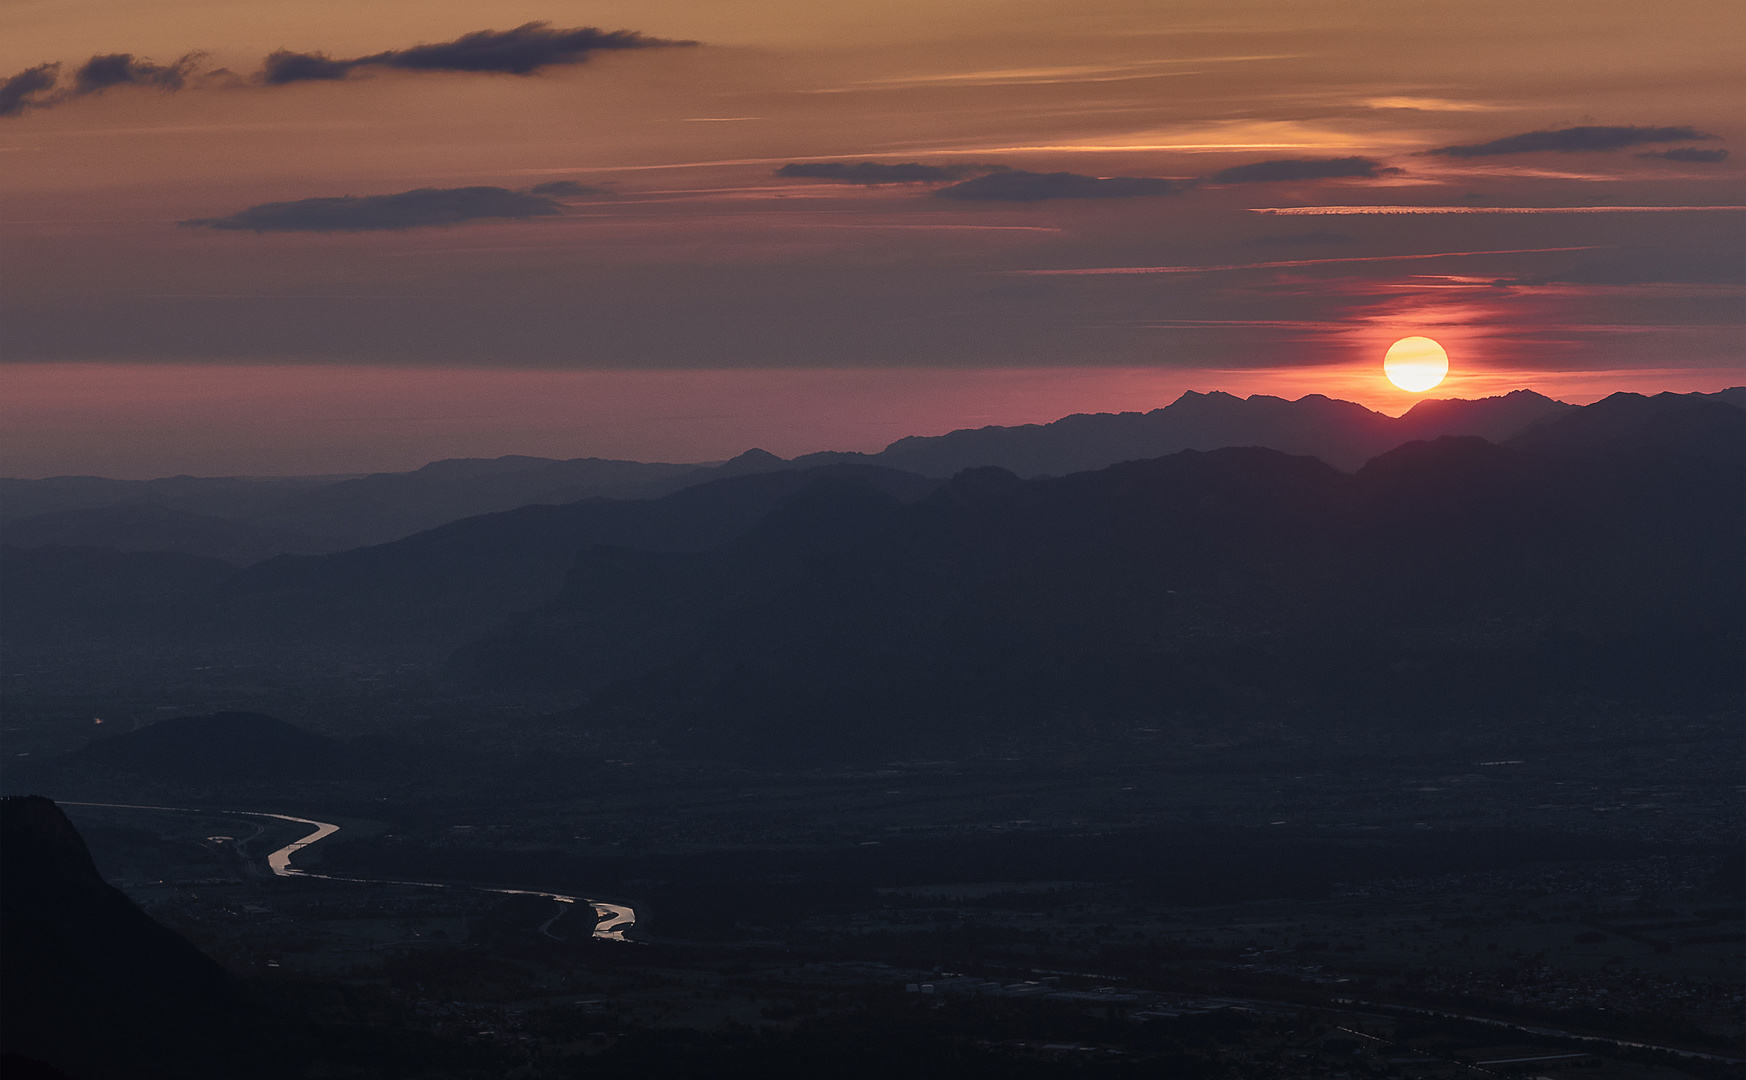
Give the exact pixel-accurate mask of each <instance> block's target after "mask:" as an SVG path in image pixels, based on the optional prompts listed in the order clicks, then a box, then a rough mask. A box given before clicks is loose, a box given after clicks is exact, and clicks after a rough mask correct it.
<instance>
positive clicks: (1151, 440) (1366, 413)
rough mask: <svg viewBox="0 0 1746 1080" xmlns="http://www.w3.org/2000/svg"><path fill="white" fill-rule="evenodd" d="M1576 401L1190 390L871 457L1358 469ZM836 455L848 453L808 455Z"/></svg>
mask: <svg viewBox="0 0 1746 1080" xmlns="http://www.w3.org/2000/svg"><path fill="white" fill-rule="evenodd" d="M1576 407H1577V406H1574V405H1566V404H1564V403H1563V402H1560V401H1553V400H1552V399H1550V398H1547V397H1543V396H1541V395H1539V394H1536V393H1534V392H1533V391H1532V390H1517V391H1515V392H1513V393H1510V394H1507V395H1505V396H1503V397H1495V398H1484V399H1481V400H1478V401H1462V400H1455V399H1451V400H1442V401H1435V400H1433V401H1421V402H1419V403H1418V404H1417V405H1415V406H1413V408H1412V409H1411V410H1409V411H1408V412H1407V413H1406V414H1405V415H1404V416H1401V417H1399V418H1395V417H1392V416H1387V415H1385V414H1383V413H1379V412H1373V411H1371V410H1370V409H1366V408H1364V407H1363V406H1362V405H1357V404H1354V403H1352V402H1350V401H1339V400H1336V399H1333V398H1327V397H1323V396H1322V395H1320V394H1311V395H1309V396H1307V397H1302V398H1299V399H1297V400H1296V401H1287V400H1285V399H1284V398H1277V397H1269V396H1267V395H1264V394H1256V395H1254V396H1253V397H1249V398H1239V397H1235V396H1233V395H1231V394H1226V393H1222V392H1219V391H1214V392H1213V393H1210V394H1198V393H1195V392H1193V391H1189V392H1188V393H1186V394H1183V395H1182V396H1181V397H1180V398H1178V399H1176V401H1175V402H1173V403H1172V404H1170V405H1167V406H1165V407H1164V408H1162V409H1153V410H1152V411H1151V412H1146V413H1089V414H1087V413H1080V414H1077V415H1074V416H1068V417H1065V418H1063V419H1060V420H1057V421H1055V422H1054V423H1052V424H1025V425H1023V426H1020V427H984V428H975V429H965V430H961V431H954V432H951V433H950V434H947V435H937V436H910V437H908V438H904V439H899V440H897V441H896V442H894V443H892V444H891V445H890V446H888V447H886V448H885V449H884V450H883V451H881V452H879V453H877V454H871V455H867V460H870V461H876V462H878V463H880V464H882V465H889V466H891V467H893V468H898V469H907V470H909V471H910V472H916V473H921V474H922V475H924V476H951V475H953V474H955V473H957V472H959V471H961V470H963V469H974V468H980V467H983V466H988V465H993V466H998V467H999V468H1003V469H1006V470H1007V471H1009V472H1012V473H1016V474H1017V475H1019V476H1024V477H1031V476H1063V475H1066V474H1068V473H1075V472H1086V471H1088V470H1092V469H1101V468H1104V467H1106V466H1109V465H1114V464H1116V463H1117V462H1122V461H1139V460H1143V459H1145V458H1155V457H1163V456H1164V455H1166V454H1174V453H1177V452H1178V451H1182V450H1218V449H1221V448H1223V447H1227V446H1260V447H1266V448H1268V449H1271V450H1278V451H1281V452H1282V453H1287V454H1303V455H1308V456H1310V457H1316V458H1320V459H1321V460H1323V461H1325V462H1327V463H1328V464H1330V465H1333V466H1335V467H1337V468H1341V469H1348V470H1349V469H1355V468H1357V467H1358V466H1360V465H1362V464H1364V462H1366V461H1368V460H1370V459H1371V458H1373V457H1375V456H1376V455H1377V454H1380V453H1382V452H1384V451H1386V450H1390V449H1393V448H1394V447H1396V446H1399V445H1401V444H1402V443H1407V442H1412V441H1414V440H1424V439H1435V438H1440V437H1441V436H1444V435H1477V436H1479V437H1480V438H1483V439H1487V440H1490V441H1492V442H1500V441H1502V440H1504V439H1507V438H1510V437H1511V436H1513V435H1516V434H1517V433H1519V432H1521V431H1523V430H1525V429H1526V428H1528V427H1529V426H1531V425H1533V424H1535V423H1538V422H1540V421H1542V420H1546V419H1548V418H1550V417H1554V416H1558V415H1560V414H1562V413H1565V412H1568V411H1570V410H1572V409H1575V408H1576ZM857 457H858V455H857ZM826 458H829V459H832V460H836V459H846V458H847V455H834V454H833V455H816V454H815V455H808V456H807V457H804V458H800V459H798V460H800V461H812V460H824V459H826Z"/></svg>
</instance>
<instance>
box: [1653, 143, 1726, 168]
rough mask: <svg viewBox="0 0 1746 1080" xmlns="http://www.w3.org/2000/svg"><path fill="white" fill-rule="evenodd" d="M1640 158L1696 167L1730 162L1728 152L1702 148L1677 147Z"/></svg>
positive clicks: (1656, 151)
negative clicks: (1658, 159)
mask: <svg viewBox="0 0 1746 1080" xmlns="http://www.w3.org/2000/svg"><path fill="white" fill-rule="evenodd" d="M1637 156H1638V157H1640V158H1661V159H1662V160H1664V161H1684V162H1688V163H1690V164H1694V165H1714V164H1716V163H1717V162H1720V161H1726V160H1728V152H1727V151H1726V150H1722V149H1719V148H1718V149H1715V150H1705V149H1704V148H1703V147H1701V146H1676V147H1674V148H1673V149H1672V150H1648V151H1645V152H1643V153H1641V154H1638V155H1637Z"/></svg>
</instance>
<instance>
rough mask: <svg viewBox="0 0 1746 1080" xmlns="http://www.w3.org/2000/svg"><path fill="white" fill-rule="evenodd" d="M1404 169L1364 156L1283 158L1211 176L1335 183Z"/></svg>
mask: <svg viewBox="0 0 1746 1080" xmlns="http://www.w3.org/2000/svg"><path fill="white" fill-rule="evenodd" d="M1401 171H1402V170H1400V169H1394V168H1389V167H1387V166H1385V165H1383V164H1382V163H1381V162H1379V161H1372V160H1370V159H1369V158H1364V157H1343V158H1319V159H1317V158H1283V159H1280V160H1276V161H1257V162H1254V163H1252V164H1249V165H1237V166H1234V167H1232V168H1229V169H1225V170H1223V171H1221V172H1216V173H1214V174H1213V175H1212V182H1213V183H1215V184H1268V183H1276V182H1279V181H1283V180H1333V179H1339V178H1341V177H1360V178H1363V177H1377V176H1393V175H1396V174H1398V173H1400V172H1401Z"/></svg>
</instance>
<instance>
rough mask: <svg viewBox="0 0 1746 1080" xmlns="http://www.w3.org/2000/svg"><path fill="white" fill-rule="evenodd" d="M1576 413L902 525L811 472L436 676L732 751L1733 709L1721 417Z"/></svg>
mask: <svg viewBox="0 0 1746 1080" xmlns="http://www.w3.org/2000/svg"><path fill="white" fill-rule="evenodd" d="M1593 415H1594V416H1600V417H1602V419H1603V421H1604V422H1599V423H1597V422H1596V421H1595V420H1593V419H1592V418H1587V419H1584V418H1583V416H1584V414H1583V413H1572V414H1570V415H1569V416H1567V417H1565V418H1562V419H1560V420H1559V421H1556V422H1555V423H1554V424H1553V425H1552V426H1551V427H1549V428H1547V429H1545V430H1543V431H1540V432H1538V433H1537V434H1536V435H1535V436H1534V438H1533V439H1532V440H1525V439H1524V442H1525V444H1526V445H1525V447H1524V448H1516V447H1513V446H1496V445H1493V444H1490V443H1487V442H1485V441H1484V440H1481V439H1478V438H1471V437H1468V438H1453V437H1451V438H1442V439H1439V440H1436V441H1435V442H1428V443H1424V442H1421V443H1412V444H1408V445H1406V446H1403V447H1401V448H1399V449H1397V450H1394V451H1392V452H1390V453H1388V454H1385V455H1382V456H1381V457H1379V458H1377V459H1375V460H1373V461H1371V462H1370V463H1369V464H1368V465H1366V466H1365V467H1364V468H1363V469H1362V470H1360V471H1359V472H1358V473H1357V474H1355V475H1347V474H1344V473H1341V472H1339V471H1338V470H1336V469H1334V468H1332V467H1331V466H1329V465H1326V464H1324V463H1322V462H1320V461H1317V460H1315V459H1312V458H1306V457H1292V456H1288V455H1285V454H1281V453H1278V452H1275V451H1269V450H1260V449H1232V450H1221V451H1216V452H1212V453H1204V454H1203V453H1195V452H1192V451H1191V452H1185V453H1181V454H1177V455H1173V456H1170V457H1166V458H1161V459H1157V460H1153V461H1136V462H1129V463H1126V464H1122V465H1118V466H1114V467H1111V468H1109V469H1105V470H1101V471H1098V472H1091V473H1081V474H1077V475H1073V476H1068V477H1063V478H1059V479H1037V480H1030V481H1025V480H1021V479H1019V478H1018V477H1016V476H1014V475H1012V474H1011V473H1009V472H1005V471H1003V470H998V469H980V470H969V471H967V472H965V473H962V474H960V475H959V476H958V477H956V478H954V479H953V480H952V481H951V482H950V483H948V484H946V485H945V486H944V487H942V488H940V489H939V490H938V491H936V492H934V493H933V494H931V495H929V496H928V497H926V498H923V499H921V500H919V501H916V502H913V503H904V502H901V501H899V500H897V499H894V498H892V497H890V496H889V495H887V494H884V493H882V492H879V491H877V490H875V489H873V488H872V487H870V486H868V485H866V484H864V483H858V482H856V481H854V480H851V479H847V478H837V479H822V480H820V481H818V482H815V483H814V484H813V485H812V486H811V487H809V488H808V489H806V490H804V491H802V492H799V493H796V494H795V495H793V496H790V497H789V498H787V499H784V500H783V501H782V502H781V503H780V504H778V505H777V506H776V507H775V508H774V509H773V510H772V511H771V513H770V514H769V516H768V517H766V518H765V519H764V520H763V521H762V522H760V523H759V524H758V526H757V527H756V528H754V529H752V530H751V531H749V532H747V533H746V534H745V535H743V536H741V537H739V538H738V539H736V540H734V541H732V542H730V543H728V544H726V545H724V546H722V547H720V548H718V549H715V550H713V551H708V552H701V553H688V552H649V551H634V552H633V551H617V552H613V553H611V554H610V556H608V555H603V554H602V553H598V552H597V553H593V554H591V555H590V556H589V557H586V558H584V559H582V560H580V561H579V562H578V564H577V566H576V568H575V569H574V570H573V571H572V573H571V575H570V577H569V579H568V580H567V581H566V583H565V585H564V588H563V590H562V591H561V592H560V593H559V595H558V597H557V599H556V600H555V601H553V602H552V603H551V604H549V605H547V606H545V607H544V608H542V609H540V610H539V611H537V612H535V613H534V614H533V615H531V616H529V617H527V618H526V619H525V620H524V621H523V622H522V623H521V625H520V626H519V627H517V628H516V629H515V630H514V631H512V632H511V633H509V634H505V635H501V636H499V637H497V638H495V639H493V640H490V641H487V642H484V643H481V644H479V645H477V646H474V647H471V648H469V649H465V650H463V651H462V652H461V654H460V655H459V656H458V657H457V665H458V666H459V667H460V668H461V669H462V670H464V671H466V672H468V673H470V674H471V675H473V676H474V677H476V678H479V679H483V680H488V681H496V682H497V683H499V684H509V685H527V684H530V683H536V682H540V681H544V682H545V683H547V684H549V685H557V686H568V687H572V688H574V689H576V690H583V691H594V692H595V696H594V698H593V700H592V701H591V703H590V704H589V706H588V707H587V708H586V709H585V710H584V711H583V714H582V717H583V719H585V720H586V721H587V722H591V723H608V724H624V725H628V726H630V727H632V728H636V729H641V730H648V731H650V732H651V733H654V732H660V733H662V737H663V738H666V739H669V740H676V741H679V742H690V743H693V744H697V745H706V746H715V747H717V748H718V749H719V748H723V747H730V746H739V747H741V748H743V749H745V750H747V751H748V752H755V753H768V752H772V750H774V749H796V748H805V747H811V748H816V749H819V750H829V751H830V752H835V751H837V750H841V749H844V748H847V747H851V746H856V745H859V746H861V747H864V748H865V749H867V750H868V751H874V750H876V751H877V752H879V753H891V752H893V751H894V750H896V749H898V748H900V747H903V746H905V745H909V746H915V745H917V744H918V743H924V742H928V741H930V740H935V741H937V740H938V739H940V738H948V737H958V736H972V735H975V733H977V732H985V731H989V730H993V731H1000V732H1005V733H1011V732H1014V731H1021V730H1031V729H1037V730H1041V729H1047V728H1050V727H1056V728H1060V727H1063V726H1065V727H1068V728H1071V727H1073V726H1075V725H1080V724H1085V723H1091V724H1094V725H1095V724H1110V723H1115V724H1132V723H1151V722H1156V721H1171V720H1183V719H1191V718H1205V717H1221V718H1224V719H1226V720H1233V721H1235V720H1244V719H1245V718H1246V719H1248V720H1257V719H1260V718H1267V717H1271V718H1272V719H1273V720H1275V721H1278V720H1281V719H1285V718H1290V717H1300V716H1314V715H1327V714H1330V713H1334V714H1345V715H1365V716H1371V717H1381V716H1393V717H1397V718H1400V719H1405V718H1408V717H1416V718H1419V719H1420V720H1435V721H1437V722H1444V721H1448V720H1451V719H1455V718H1458V717H1460V716H1461V715H1464V714H1473V713H1475V712H1484V713H1487V714H1488V715H1494V716H1495V715H1499V714H1520V715H1528V714H1531V713H1532V712H1533V711H1534V710H1536V709H1544V708H1548V707H1563V706H1561V705H1556V703H1558V702H1566V703H1568V702H1571V701H1579V700H1590V701H1607V702H1613V703H1619V702H1629V703H1635V706H1636V707H1652V708H1667V707H1674V705H1675V703H1685V704H1690V703H1692V702H1701V701H1704V700H1708V699H1711V698H1714V697H1715V696H1717V695H1721V696H1723V697H1726V696H1728V695H1730V694H1737V692H1738V679H1737V676H1738V665H1737V661H1738V655H1739V649H1740V647H1741V640H1742V639H1741V633H1742V612H1741V606H1742V605H1741V603H1740V597H1741V595H1742V592H1743V589H1746V581H1743V573H1742V559H1741V554H1742V553H1743V552H1746V513H1743V509H1746V508H1743V507H1742V500H1741V498H1740V492H1741V491H1742V490H1743V489H1746V413H1742V411H1741V410H1739V409H1737V408H1734V407H1733V406H1729V405H1724V404H1722V403H1720V402H1716V401H1710V400H1703V399H1689V398H1680V397H1677V396H1674V395H1665V396H1663V397H1661V398H1656V399H1646V398H1637V397H1621V398H1620V399H1619V400H1617V401H1615V402H1613V403H1612V405H1610V406H1609V408H1608V409H1607V410H1603V411H1601V412H1597V413H1595V414H1593ZM1566 425H1568V426H1566ZM1601 429H1605V431H1606V432H1607V434H1604V435H1601V434H1597V433H1596V432H1597V431H1599V430H1601ZM978 737H979V736H978Z"/></svg>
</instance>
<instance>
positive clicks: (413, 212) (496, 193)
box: [182, 181, 580, 233]
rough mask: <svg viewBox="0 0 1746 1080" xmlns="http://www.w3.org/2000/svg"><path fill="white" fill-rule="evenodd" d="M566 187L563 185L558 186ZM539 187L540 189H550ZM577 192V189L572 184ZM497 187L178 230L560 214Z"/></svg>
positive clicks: (315, 203)
mask: <svg viewBox="0 0 1746 1080" xmlns="http://www.w3.org/2000/svg"><path fill="white" fill-rule="evenodd" d="M559 183H563V184H568V183H569V181H559ZM551 186H552V185H544V184H542V185H541V187H547V188H549V187H551ZM576 186H577V187H580V185H576ZM537 191H538V189H535V190H534V191H510V190H508V189H507V188H500V187H464V188H419V189H418V190H416V191H402V192H398V193H397V194H393V195H362V196H356V195H343V196H340V197H338V198H322V199H298V200H296V201H295V202H275V203H261V204H260V205H259V206H251V207H249V208H248V209H246V210H239V211H237V212H236V213H234V214H228V215H226V216H224V217H216V218H196V219H194V220H192V221H184V222H182V224H183V225H188V226H193V227H196V228H205V229H225V230H237V231H248V232H256V233H265V232H380V231H399V230H402V229H416V228H420V227H422V226H426V225H454V224H458V223H460V222H463V221H477V220H479V219H481V218H531V217H551V216H554V215H556V214H560V213H562V212H563V207H561V206H560V205H558V204H557V203H556V202H553V201H552V199H551V198H550V197H549V196H550V195H552V194H574V192H571V191H568V190H566V191H564V192H548V193H544V194H536V192H537Z"/></svg>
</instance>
